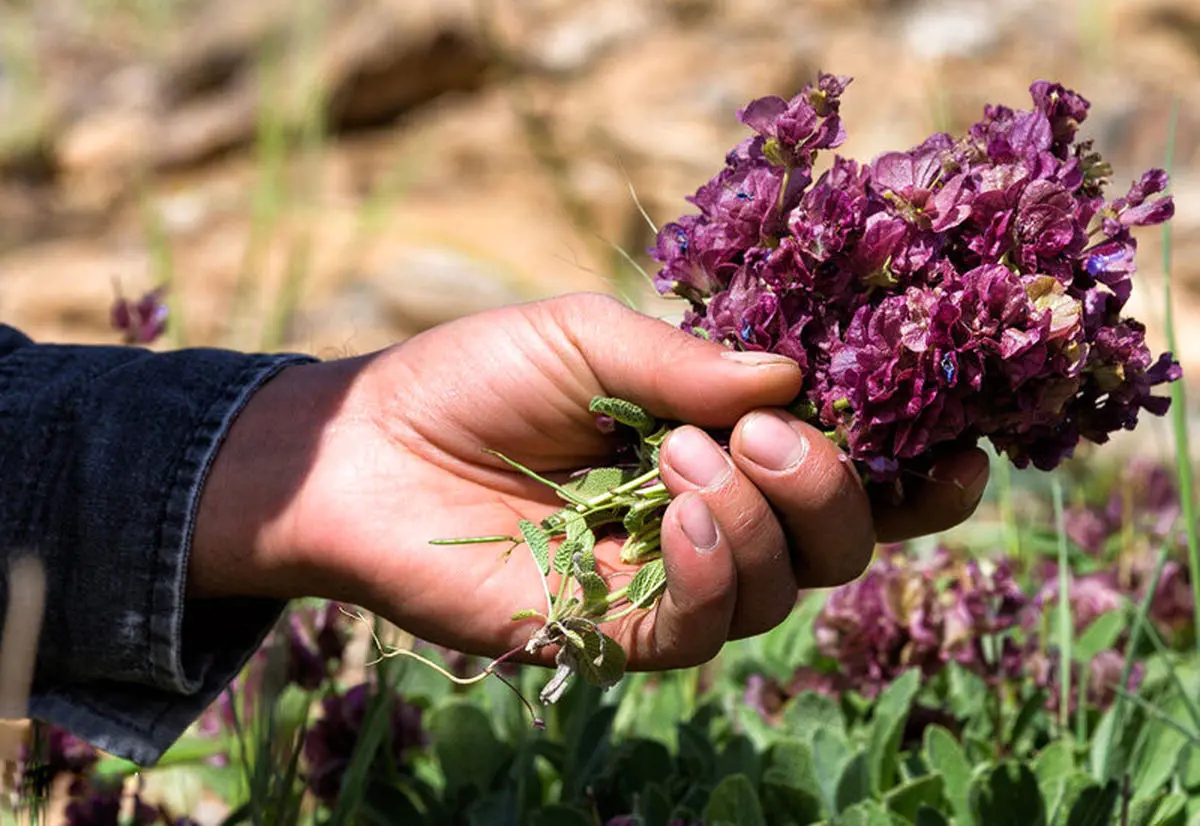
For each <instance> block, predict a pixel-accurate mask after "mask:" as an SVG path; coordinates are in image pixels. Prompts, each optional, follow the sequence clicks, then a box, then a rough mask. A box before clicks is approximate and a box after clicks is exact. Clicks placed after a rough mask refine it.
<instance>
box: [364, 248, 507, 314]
mask: <svg viewBox="0 0 1200 826" xmlns="http://www.w3.org/2000/svg"><path fill="white" fill-rule="evenodd" d="M508 280H509V275H508V274H507V273H505V272H503V271H502V270H501V269H499V268H498V267H496V266H495V265H494V264H492V263H490V262H488V261H484V260H482V259H479V258H476V257H473V256H470V255H468V254H466V253H464V252H460V251H458V250H453V249H448V248H445V247H416V248H414V249H411V250H407V251H405V252H404V253H403V254H402V256H401V257H400V258H399V259H398V260H397V261H396V262H395V263H394V264H393V265H392V266H391V267H389V268H388V269H386V270H385V271H383V272H380V273H377V274H374V275H372V276H369V277H368V282H369V283H370V284H371V285H372V287H373V288H374V291H375V295H376V300H377V301H378V302H379V307H380V310H381V312H382V313H384V314H385V315H386V316H387V317H388V318H389V319H391V320H392V321H393V322H394V323H396V324H397V325H398V326H400V327H401V328H403V329H406V330H411V331H414V332H418V331H420V330H425V329H428V328H429V327H434V326H436V325H438V324H441V323H443V322H446V321H451V320H452V319H455V318H458V317H459V316H463V315H469V314H471V313H477V312H482V311H483V310H490V309H493V308H496V307H503V306H505V305H508V304H514V303H516V302H519V301H521V300H522V299H523V298H524V296H522V295H521V293H520V292H519V291H517V290H516V289H514V288H513V287H512V286H510V285H509V284H508V283H507V282H508Z"/></svg>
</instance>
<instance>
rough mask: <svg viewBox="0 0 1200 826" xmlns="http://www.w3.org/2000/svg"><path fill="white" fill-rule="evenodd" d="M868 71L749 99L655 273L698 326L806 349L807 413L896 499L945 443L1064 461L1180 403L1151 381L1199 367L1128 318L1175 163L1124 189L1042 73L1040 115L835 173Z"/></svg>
mask: <svg viewBox="0 0 1200 826" xmlns="http://www.w3.org/2000/svg"><path fill="white" fill-rule="evenodd" d="M848 82H849V80H848V79H847V78H842V77H835V76H833V75H824V74H823V75H821V76H820V77H819V78H818V80H817V82H816V83H815V84H813V85H810V86H807V87H805V89H804V90H802V91H801V92H800V94H799V95H797V96H796V97H794V98H792V99H791V100H790V101H789V100H784V99H782V98H776V97H769V98H762V99H759V100H756V101H753V102H752V103H750V104H749V105H748V106H747V107H746V108H745V109H743V110H742V111H741V113H740V118H741V120H742V122H743V123H744V124H745V125H746V126H748V127H749V128H750V129H751V130H753V132H754V133H755V134H754V135H753V136H751V137H749V138H747V139H745V140H744V141H743V142H742V143H741V144H739V145H738V146H737V147H735V148H734V150H733V151H731V152H730V153H729V154H728V156H727V157H726V163H725V167H724V168H723V169H722V170H721V171H720V172H719V173H718V174H717V176H716V177H715V178H713V179H712V180H711V181H709V182H708V183H707V184H705V185H703V186H702V187H700V188H699V189H698V190H697V191H696V193H695V195H693V196H692V197H691V198H690V199H689V200H690V201H691V202H692V203H693V204H694V205H695V206H696V207H697V208H698V209H699V214H694V215H687V216H684V217H682V218H680V219H678V220H677V221H674V222H672V223H669V224H667V225H665V226H664V227H663V228H662V229H661V231H660V232H659V235H658V239H657V243H656V245H655V247H654V248H652V249H651V250H650V254H651V255H652V256H653V257H654V258H655V259H656V260H657V261H658V262H659V263H660V265H661V267H660V269H659V271H658V273H657V274H656V275H655V278H654V281H655V284H656V286H657V288H658V289H659V291H660V292H662V293H664V294H673V295H675V296H678V297H681V298H684V299H686V300H687V301H688V302H689V304H690V310H689V311H688V312H687V313H686V315H685V318H684V322H683V327H684V328H685V329H687V330H689V331H690V332H692V333H694V334H696V335H699V336H703V337H705V338H709V339H712V340H714V341H718V342H721V343H722V344H724V345H726V346H728V347H731V348H735V349H739V350H765V351H771V352H776V353H781V354H784V355H787V356H789V357H791V358H793V359H795V360H796V361H797V362H798V363H799V364H800V367H801V369H802V371H803V375H804V383H803V386H802V389H801V394H800V397H799V398H798V399H797V403H796V405H794V409H795V410H796V411H798V412H799V413H800V414H801V415H803V416H804V417H805V418H806V419H807V420H809V421H810V422H811V423H813V424H815V425H817V426H819V427H820V428H822V429H823V430H825V431H826V432H828V433H830V435H831V436H832V437H833V438H835V439H836V440H837V441H839V442H840V443H841V444H842V445H844V446H845V448H846V450H847V451H848V452H849V454H850V456H851V457H852V458H853V459H855V460H856V461H857V462H858V465H859V467H860V469H862V470H863V471H864V472H865V473H866V474H867V476H868V478H869V479H870V480H872V481H874V482H880V483H889V484H891V485H892V487H893V492H894V494H895V495H896V496H899V495H901V494H902V489H901V488H900V486H899V482H900V480H901V477H902V475H903V474H905V473H906V472H911V473H913V474H916V475H918V476H921V475H924V474H925V471H926V467H927V460H928V456H929V453H930V451H932V450H934V449H936V448H937V447H938V446H939V445H944V444H948V443H955V444H963V443H971V442H975V441H977V440H978V439H980V438H984V437H987V438H990V439H991V441H992V442H993V443H994V444H995V445H996V447H997V448H998V449H999V450H1001V451H1003V452H1005V453H1007V454H1008V456H1009V457H1010V458H1011V459H1012V461H1013V462H1015V463H1016V464H1017V465H1018V466H1021V467H1024V466H1026V465H1029V464H1033V465H1035V466H1036V467H1039V468H1042V469H1050V468H1053V467H1054V466H1056V465H1057V464H1058V463H1059V462H1060V461H1061V460H1062V459H1063V458H1065V457H1067V456H1069V455H1071V453H1072V452H1073V450H1074V448H1075V446H1076V444H1077V443H1078V442H1079V441H1080V440H1081V439H1087V440H1090V441H1093V442H1105V441H1107V440H1108V438H1109V435H1110V434H1111V433H1112V432H1114V431H1117V430H1121V429H1131V428H1133V427H1134V426H1135V424H1136V423H1137V419H1138V415H1139V412H1140V411H1141V410H1147V411H1149V412H1150V413H1153V414H1156V415H1161V414H1162V413H1164V412H1165V411H1166V409H1167V406H1168V404H1169V400H1168V399H1167V398H1165V397H1162V396H1156V395H1154V394H1153V392H1152V391H1153V389H1154V388H1155V387H1157V386H1159V385H1161V384H1163V383H1165V382H1169V381H1173V380H1174V379H1177V378H1178V377H1179V375H1180V369H1179V365H1178V364H1177V363H1176V362H1175V361H1174V360H1173V358H1172V357H1171V355H1170V354H1163V355H1161V356H1159V357H1157V358H1155V357H1154V356H1152V354H1151V353H1150V350H1149V349H1148V347H1147V345H1146V341H1145V330H1144V328H1143V326H1142V325H1141V324H1140V323H1138V322H1137V321H1135V320H1133V319H1129V318H1123V317H1122V315H1121V312H1122V310H1123V308H1124V306H1125V303H1126V301H1127V300H1128V298H1129V295H1130V290H1131V286H1132V276H1133V274H1134V271H1135V266H1134V253H1135V251H1136V248H1137V242H1136V240H1135V239H1134V237H1133V236H1132V234H1131V232H1130V230H1131V228H1133V227H1140V226H1148V225H1152V224H1157V223H1161V222H1162V221H1165V220H1167V219H1168V218H1170V217H1171V215H1172V214H1173V210H1174V205H1173V202H1172V200H1171V198H1170V197H1169V196H1163V195H1161V193H1162V191H1163V190H1164V188H1165V187H1166V184H1167V178H1166V175H1165V173H1163V172H1162V171H1161V170H1151V171H1149V172H1147V173H1146V174H1145V175H1143V176H1142V178H1141V179H1139V180H1138V181H1136V182H1135V183H1134V184H1133V185H1132V186H1131V187H1130V189H1129V191H1128V192H1127V193H1126V194H1125V195H1124V196H1122V197H1119V198H1116V199H1115V200H1112V201H1107V200H1106V199H1105V197H1104V194H1103V190H1104V187H1105V185H1106V183H1107V181H1106V178H1105V176H1106V175H1107V174H1108V173H1109V169H1108V167H1107V165H1106V164H1104V162H1103V161H1102V160H1101V159H1100V158H1099V156H1097V155H1096V153H1094V152H1093V151H1092V148H1091V145H1090V143H1089V142H1087V141H1077V140H1076V130H1077V127H1078V126H1079V124H1080V123H1081V122H1082V121H1083V120H1084V118H1085V117H1086V115H1087V110H1088V102H1087V101H1086V100H1085V99H1084V98H1082V97H1081V96H1079V95H1078V94H1076V93H1074V92H1071V91H1069V90H1067V89H1065V88H1063V87H1062V86H1059V85H1057V84H1052V83H1047V82H1045V81H1039V82H1037V83H1035V84H1033V86H1032V87H1031V88H1030V93H1031V96H1032V99H1033V104H1034V105H1033V108H1032V109H1031V110H1027V111H1015V110H1012V109H1009V108H1008V107H1004V106H989V107H987V108H986V109H985V112H984V117H983V119H982V120H981V121H980V122H979V123H977V124H975V125H974V126H972V127H971V128H970V129H969V130H968V131H967V133H966V134H965V135H963V136H961V137H953V136H951V135H948V134H942V133H939V134H935V135H933V136H931V137H930V138H928V139H927V140H926V141H924V142H923V143H922V144H920V145H919V146H916V147H914V148H912V149H910V150H908V151H906V152H888V153H885V154H883V155H880V156H879V157H877V158H876V159H875V160H874V161H872V162H871V163H869V164H865V165H862V164H858V163H856V162H854V161H851V160H847V159H844V158H841V157H836V158H835V159H834V161H833V163H832V164H831V166H830V168H829V169H828V171H826V172H824V173H823V174H822V175H820V176H819V177H817V178H816V179H815V180H814V176H813V162H814V158H815V155H816V153H817V152H818V151H820V150H827V149H832V148H835V147H837V146H838V145H839V144H840V143H841V142H842V141H843V140H844V138H845V129H844V127H843V124H842V122H841V118H840V115H839V101H840V97H841V95H842V93H843V91H844V90H845V88H846V86H847V84H848Z"/></svg>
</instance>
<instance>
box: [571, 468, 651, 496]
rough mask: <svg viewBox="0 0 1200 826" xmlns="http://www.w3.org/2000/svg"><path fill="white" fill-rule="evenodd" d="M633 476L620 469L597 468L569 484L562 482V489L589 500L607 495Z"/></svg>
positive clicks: (633, 475)
mask: <svg viewBox="0 0 1200 826" xmlns="http://www.w3.org/2000/svg"><path fill="white" fill-rule="evenodd" d="M635 476H636V474H634V473H632V472H630V471H628V470H622V469H621V468H616V467H598V468H593V469H592V470H589V471H588V472H587V473H585V474H583V475H582V476H580V477H578V478H575V479H572V480H570V481H569V482H564V483H563V487H564V488H566V489H567V490H569V491H571V492H572V493H574V494H576V495H578V496H580V497H582V498H584V499H591V498H593V497H596V496H602V495H603V494H606V493H608V492H609V491H610V490H612V489H613V488H615V487H617V486H618V485H623V484H625V483H626V482H628V481H630V480H631V479H633V478H634V477H635Z"/></svg>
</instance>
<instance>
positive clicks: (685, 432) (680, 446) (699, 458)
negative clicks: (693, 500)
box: [667, 427, 731, 488]
mask: <svg viewBox="0 0 1200 826" xmlns="http://www.w3.org/2000/svg"><path fill="white" fill-rule="evenodd" d="M667 461H668V462H670V464H671V468H672V469H673V470H674V471H675V472H676V473H678V474H679V475H680V476H682V477H683V478H684V479H686V480H687V481H689V482H691V483H692V484H693V485H695V486H696V487H698V488H715V487H719V486H720V485H721V484H722V483H723V482H724V481H725V480H726V479H727V478H729V474H730V472H731V470H730V467H731V466H730V464H729V456H728V455H726V453H725V451H723V450H721V448H719V447H717V445H716V443H715V442H713V440H712V439H710V438H708V437H707V436H705V435H704V434H703V433H702V432H700V431H699V430H697V429H696V428H694V427H682V428H680V429H679V430H676V431H675V432H674V433H672V434H671V438H670V440H669V444H668V448H667Z"/></svg>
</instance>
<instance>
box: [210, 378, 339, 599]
mask: <svg viewBox="0 0 1200 826" xmlns="http://www.w3.org/2000/svg"><path fill="white" fill-rule="evenodd" d="M353 372H354V371H353V370H350V369H348V366H347V363H346V362H336V361H335V362H327V363H314V364H300V365H294V366H291V367H286V368H284V369H283V370H281V371H280V372H279V373H278V374H277V375H275V376H274V377H272V378H271V379H270V380H269V381H267V382H266V383H265V384H263V386H262V387H260V388H259V389H258V390H257V391H256V392H255V393H254V395H253V396H252V397H251V398H250V400H249V401H248V402H247V403H246V406H245V407H244V408H243V409H242V410H241V412H239V413H238V415H237V417H236V418H235V419H234V421H233V422H232V424H231V425H230V427H229V431H228V433H227V434H226V436H225V439H224V440H223V442H222V443H221V446H220V447H219V448H218V451H217V455H216V457H215V458H214V460H213V463H212V466H211V467H210V468H209V472H208V475H207V477H206V479H205V481H204V483H203V487H202V490H201V495H200V502H199V505H198V507H197V512H196V522H195V529H194V532H193V535H192V542H191V551H190V554H189V559H188V577H187V587H188V595H189V596H190V597H229V596H255V597H271V598H279V599H291V598H294V597H298V596H302V595H304V594H305V593H307V592H308V590H310V589H309V585H310V572H309V571H308V565H307V564H306V560H305V557H304V555H303V554H301V553H299V543H298V541H297V539H298V537H297V523H298V521H299V514H300V513H301V512H302V511H303V507H304V505H303V503H304V501H305V498H306V495H307V494H306V488H307V486H308V480H309V478H310V477H311V476H312V474H313V470H314V468H315V466H316V464H317V461H318V458H319V456H320V455H321V452H322V450H323V449H324V447H325V445H326V443H327V441H328V439H329V435H330V432H331V431H332V429H333V428H334V423H335V422H336V421H337V417H338V414H339V412H340V409H341V406H342V404H343V403H344V401H345V398H346V395H347V392H348V390H349V387H350V384H351V380H352V378H353Z"/></svg>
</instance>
